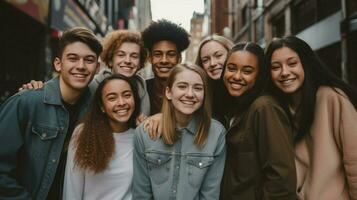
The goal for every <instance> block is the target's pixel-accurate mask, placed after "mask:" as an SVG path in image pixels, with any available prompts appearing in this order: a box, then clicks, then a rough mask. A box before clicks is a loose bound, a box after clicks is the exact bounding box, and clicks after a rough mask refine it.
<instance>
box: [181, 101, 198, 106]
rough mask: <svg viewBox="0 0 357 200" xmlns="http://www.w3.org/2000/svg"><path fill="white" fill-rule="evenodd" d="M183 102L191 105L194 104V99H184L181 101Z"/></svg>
mask: <svg viewBox="0 0 357 200" xmlns="http://www.w3.org/2000/svg"><path fill="white" fill-rule="evenodd" d="M181 102H182V103H183V104H187V105H193V104H195V102H194V101H186V100H182V101H181Z"/></svg>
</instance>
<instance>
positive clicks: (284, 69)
mask: <svg viewBox="0 0 357 200" xmlns="http://www.w3.org/2000/svg"><path fill="white" fill-rule="evenodd" d="M289 74H290V72H289V69H288V66H286V65H283V66H282V68H281V75H282V76H289Z"/></svg>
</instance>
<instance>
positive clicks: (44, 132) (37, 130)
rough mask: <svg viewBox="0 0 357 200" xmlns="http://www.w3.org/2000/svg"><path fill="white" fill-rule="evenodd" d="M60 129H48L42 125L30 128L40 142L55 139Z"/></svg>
mask: <svg viewBox="0 0 357 200" xmlns="http://www.w3.org/2000/svg"><path fill="white" fill-rule="evenodd" d="M59 131H60V129H59V128H55V127H48V126H44V125H34V126H32V133H34V134H35V135H37V136H38V137H39V138H40V139H41V140H51V139H54V138H56V137H57V135H58V133H59Z"/></svg>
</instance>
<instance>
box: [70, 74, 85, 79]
mask: <svg viewBox="0 0 357 200" xmlns="http://www.w3.org/2000/svg"><path fill="white" fill-rule="evenodd" d="M73 76H74V77H76V78H84V77H85V75H83V74H73Z"/></svg>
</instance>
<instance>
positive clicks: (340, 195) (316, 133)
mask: <svg viewBox="0 0 357 200" xmlns="http://www.w3.org/2000/svg"><path fill="white" fill-rule="evenodd" d="M338 92H339V93H340V94H342V95H340V94H338V93H337V92H336V91H335V90H333V89H332V88H331V87H326V86H322V87H320V88H319V89H318V91H317V96H316V106H315V117H314V118H315V119H314V121H313V124H312V127H311V131H310V134H308V135H307V136H306V137H305V138H304V139H303V140H301V141H300V142H299V143H297V144H296V146H295V152H296V160H295V162H296V170H297V187H298V189H297V193H298V197H299V199H304V200H320V199H321V200H341V199H357V112H356V109H355V108H354V107H353V105H352V103H351V102H350V101H349V100H348V98H347V97H346V95H345V94H344V93H343V92H342V91H341V90H338Z"/></svg>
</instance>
